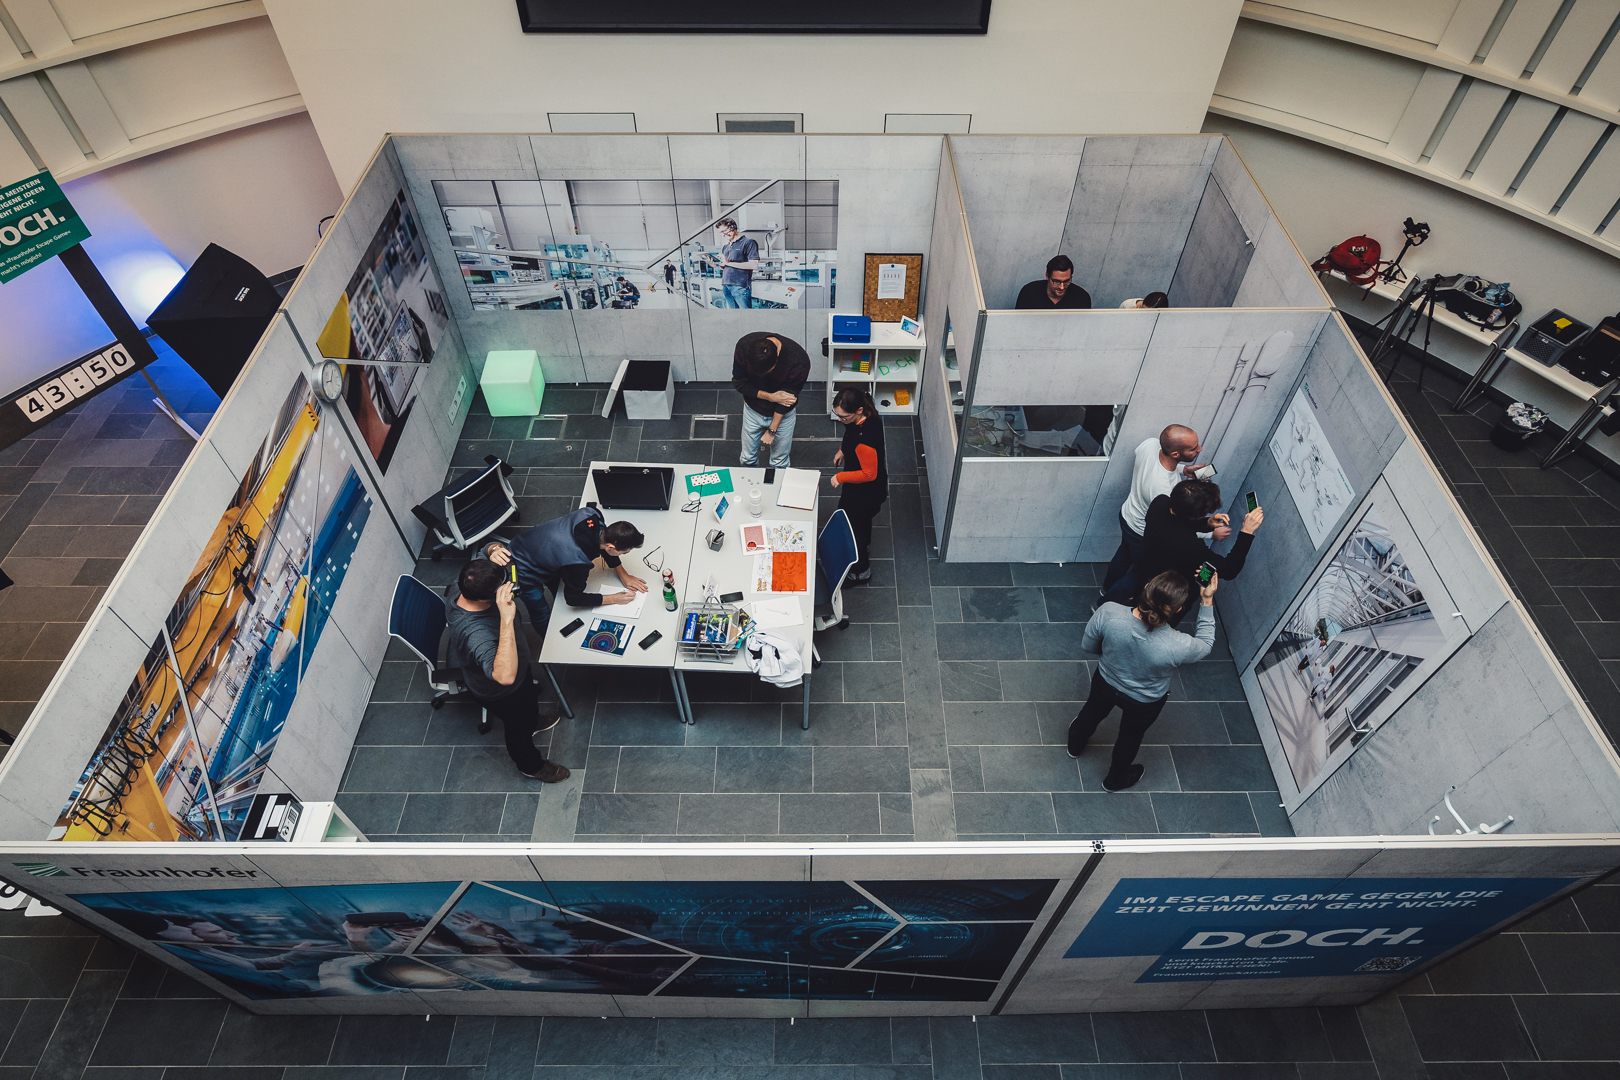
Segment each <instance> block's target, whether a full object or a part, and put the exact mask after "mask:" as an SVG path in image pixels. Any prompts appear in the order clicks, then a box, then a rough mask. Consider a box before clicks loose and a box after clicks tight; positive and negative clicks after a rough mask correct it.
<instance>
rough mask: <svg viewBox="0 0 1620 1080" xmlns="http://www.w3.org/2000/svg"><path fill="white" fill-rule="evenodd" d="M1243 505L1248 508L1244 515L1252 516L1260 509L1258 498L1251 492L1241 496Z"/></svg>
mask: <svg viewBox="0 0 1620 1080" xmlns="http://www.w3.org/2000/svg"><path fill="white" fill-rule="evenodd" d="M1243 505H1244V506H1246V507H1248V509H1247V510H1246V511H1245V513H1250V514H1252V513H1254V512H1255V511H1256V510H1258V509H1260V497H1259V496H1258V495H1256V494H1255V493H1254V492H1252V491H1251V492H1249V493H1248V494H1247V495H1245V496H1243Z"/></svg>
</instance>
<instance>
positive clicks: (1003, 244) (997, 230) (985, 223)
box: [951, 135, 1086, 309]
mask: <svg viewBox="0 0 1620 1080" xmlns="http://www.w3.org/2000/svg"><path fill="white" fill-rule="evenodd" d="M1085 141H1086V140H1085V139H1084V138H1081V137H1079V136H1045V137H1042V136H1015V135H961V136H955V137H953V138H952V139H951V147H952V150H953V153H954V156H955V158H956V170H957V177H958V179H959V181H960V183H961V188H962V202H963V204H964V206H965V208H966V210H967V217H968V226H969V229H970V230H971V233H972V237H973V251H974V256H975V259H976V261H977V263H978V269H979V281H980V286H981V288H982V289H983V290H984V297H985V303H986V305H987V306H988V307H990V308H993V309H994V308H1011V307H1012V306H1013V301H1014V300H1016V299H1017V297H1018V290H1019V289H1021V288H1023V286H1024V284H1025V283H1026V282H1029V281H1033V280H1035V279H1037V278H1040V277H1042V276H1043V275H1044V274H1045V273H1046V261H1047V260H1048V259H1050V258H1051V257H1052V256H1053V255H1056V254H1058V249H1059V245H1060V243H1061V241H1062V238H1063V223H1064V220H1065V219H1066V218H1067V216H1068V212H1069V204H1070V201H1071V199H1072V197H1073V195H1074V184H1075V175H1076V171H1077V170H1078V168H1079V165H1080V156H1081V153H1082V150H1083V147H1084V146H1085Z"/></svg>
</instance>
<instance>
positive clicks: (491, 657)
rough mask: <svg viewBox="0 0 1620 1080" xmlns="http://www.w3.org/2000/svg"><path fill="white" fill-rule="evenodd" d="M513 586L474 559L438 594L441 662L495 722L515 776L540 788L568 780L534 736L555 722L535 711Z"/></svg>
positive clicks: (536, 691)
mask: <svg viewBox="0 0 1620 1080" xmlns="http://www.w3.org/2000/svg"><path fill="white" fill-rule="evenodd" d="M516 589H517V586H516V585H514V584H512V582H510V581H508V580H507V572H506V569H505V568H504V567H501V566H496V565H495V564H494V563H493V562H491V561H490V560H488V559H474V560H473V561H472V562H470V563H468V564H467V565H466V566H463V567H462V568H461V573H460V574H458V575H457V576H456V580H455V581H452V582H451V583H450V584H449V585H448V586H447V587H446V588H445V590H444V613H445V629H446V630H447V631H449V634H450V644H449V648H448V651H447V653H446V659H445V663H446V664H447V665H448V666H450V667H455V668H460V669H461V682H462V685H464V686H466V688H467V691H468V693H470V694H471V695H472V699H473V700H474V701H476V702H477V703H478V704H479V705H480V706H481V707H483V708H484V709H486V710H488V712H489V713H490V714H491V715H492V716H494V717H496V718H497V719H499V720H500V722H501V726H502V728H503V729H504V731H505V735H506V752H507V754H508V755H510V757H511V758H512V763H513V764H514V765H516V766H517V767H518V772H520V773H522V774H523V775H524V776H527V777H528V778H529V779H531V780H539V781H540V782H541V783H543V784H555V783H557V782H558V781H560V780H566V779H568V775H569V773H568V770H567V769H566V768H564V767H563V766H561V765H558V764H556V763H555V762H551V761H547V760H546V756H545V755H544V754H542V753H541V752H540V750H539V748H538V747H536V746H535V745H534V736H535V735H536V734H537V733H538V732H541V731H546V730H548V729H550V728H552V727H555V726H556V724H557V720H558V717H557V716H556V715H551V716H543V715H542V714H541V713H540V685H539V684H538V683H536V682H535V681H534V677H533V676H532V675H531V674H530V673H529V665H530V663H531V662H532V661H533V659H534V657H533V654H532V652H531V651H530V649H529V639H528V636H527V635H525V634H524V633H523V632H522V631H520V630H518V628H517V602H516V600H515V598H514V595H513V594H514V592H515V590H516Z"/></svg>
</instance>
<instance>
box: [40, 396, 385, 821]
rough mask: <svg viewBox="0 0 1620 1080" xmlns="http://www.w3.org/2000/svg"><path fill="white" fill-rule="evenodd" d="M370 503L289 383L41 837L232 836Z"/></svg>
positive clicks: (332, 436) (348, 455)
mask: <svg viewBox="0 0 1620 1080" xmlns="http://www.w3.org/2000/svg"><path fill="white" fill-rule="evenodd" d="M371 505H372V504H371V497H370V495H369V494H368V493H367V491H366V489H365V487H364V485H363V483H362V482H361V479H360V477H359V475H358V473H357V472H356V470H355V468H354V462H353V454H352V451H351V450H350V449H349V442H348V439H347V438H346V437H345V436H344V434H343V431H342V428H341V427H340V426H339V425H338V424H337V423H336V422H335V420H334V418H333V417H332V414H331V413H330V412H324V411H323V410H322V409H321V408H320V407H319V406H318V403H317V402H316V400H315V398H314V395H313V394H312V392H311V389H310V386H309V383H308V382H307V381H306V380H305V379H304V378H303V377H301V376H300V377H298V378H296V379H295V380H294V383H293V387H292V391H291V392H290V393H289V394H288V395H287V398H286V400H285V401H284V402H283V403H282V406H281V409H280V412H279V413H278V415H277V417H276V420H275V423H274V426H273V427H272V429H271V430H270V432H269V433H268V434H267V436H266V437H265V440H264V443H263V444H262V445H261V447H260V449H259V453H258V455H257V456H256V457H255V459H254V461H253V463H252V465H251V467H250V468H249V470H248V473H247V475H246V476H245V477H244V479H243V481H242V483H241V485H240V486H239V488H238V489H237V491H236V494H235V496H234V497H233V498H232V500H231V503H230V506H229V507H227V508H226V510H225V512H224V514H223V515H222V516H221V517H220V519H219V523H218V524H217V525H216V526H215V528H214V533H213V537H212V538H211V539H210V541H209V542H208V544H207V545H206V547H205V548H204V550H203V553H202V556H201V558H200V559H198V561H197V564H196V567H195V568H194V569H193V570H192V573H191V576H190V577H189V579H188V580H187V582H186V586H185V588H184V590H183V591H182V592H181V594H180V595H179V597H177V598H176V600H175V604H174V607H173V609H172V610H171V611H170V612H169V616H168V619H167V620H166V623H165V632H162V633H160V634H159V635H158V637H157V638H156V639H155V640H153V642H152V645H151V649H150V651H149V652H148V653H147V656H146V659H145V661H144V662H143V663H142V664H141V667H140V670H139V671H137V672H135V673H134V678H133V679H132V681H131V682H130V685H129V690H128V692H127V693H126V694H125V696H124V700H123V703H122V705H121V706H120V708H119V710H118V712H117V714H116V715H114V716H113V717H112V721H111V723H110V725H109V726H108V728H107V732H106V734H105V735H104V736H103V737H102V740H101V743H100V745H99V746H98V747H97V749H96V752H95V754H94V755H93V756H92V757H91V759H90V761H89V763H88V764H87V765H86V767H85V770H84V773H83V774H82V775H81V777H80V780H79V784H78V787H77V788H76V790H74V791H73V792H72V793H71V795H70V796H69V798H68V801H67V805H66V806H65V807H64V808H63V810H62V814H61V817H60V819H59V820H58V822H57V827H56V829H55V830H54V831H53V833H52V839H61V840H70V841H85V840H88V841H94V840H164V841H176V840H220V839H223V840H234V839H236V838H237V837H238V836H239V835H240V833H241V829H242V823H243V818H244V817H245V816H246V814H247V811H248V809H249V807H250V806H251V804H252V801H253V796H254V794H255V793H256V792H257V790H258V788H259V783H260V781H261V780H262V779H263V777H264V774H265V771H266V769H267V767H268V764H269V761H270V758H271V755H272V754H273V753H274V752H275V749H276V744H277V740H278V738H279V736H280V734H281V730H282V725H283V724H284V723H285V722H286V719H287V716H288V713H289V712H290V710H291V708H292V703H293V699H294V697H295V696H296V695H297V693H298V686H299V681H300V679H301V678H302V676H303V673H304V671H305V670H306V669H307V668H308V666H309V663H310V660H311V658H312V657H313V655H314V652H315V648H316V646H317V644H318V643H319V642H320V639H321V635H322V632H323V631H324V630H325V629H326V624H327V621H328V617H329V615H330V613H331V610H332V603H333V600H334V599H335V598H336V596H337V593H338V590H339V589H340V588H341V587H342V585H343V580H344V577H345V576H346V574H347V573H348V569H349V561H350V559H351V558H352V556H353V554H354V551H355V548H356V546H357V545H358V543H359V541H360V535H361V533H362V532H363V531H364V530H365V527H366V522H367V520H368V519H369V517H370V514H371ZM177 674H178V675H179V678H178V679H177V678H176V676H177ZM180 686H183V687H185V693H184V694H181V693H180V692H179V687H180Z"/></svg>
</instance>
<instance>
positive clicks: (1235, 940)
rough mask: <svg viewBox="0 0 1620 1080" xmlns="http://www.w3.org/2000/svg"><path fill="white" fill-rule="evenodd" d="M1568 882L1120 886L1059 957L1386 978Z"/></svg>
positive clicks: (1251, 881) (1249, 972)
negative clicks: (1136, 959) (1136, 958)
mask: <svg viewBox="0 0 1620 1080" xmlns="http://www.w3.org/2000/svg"><path fill="white" fill-rule="evenodd" d="M1576 880H1577V879H1574V878H1355V879H1341V878H1202V879H1201V878H1127V879H1122V880H1121V881H1120V882H1119V884H1118V885H1116V886H1115V887H1114V890H1113V891H1112V892H1111V893H1109V895H1108V900H1107V902H1106V903H1104V904H1103V906H1102V907H1101V908H1100V909H1098V911H1097V913H1096V914H1095V915H1093V916H1092V918H1091V921H1090V922H1089V923H1087V924H1086V928H1085V929H1084V930H1083V931H1081V933H1080V936H1079V937H1077V938H1075V940H1074V944H1073V945H1071V946H1069V951H1068V952H1066V953H1064V954H1063V955H1064V957H1065V958H1066V959H1074V958H1081V957H1101V956H1156V957H1158V959H1157V960H1156V961H1154V963H1153V964H1152V965H1151V966H1150V967H1149V968H1148V969H1147V971H1145V972H1143V973H1142V975H1141V977H1140V978H1138V979H1137V980H1136V981H1137V982H1168V981H1175V980H1200V981H1202V980H1210V979H1297V978H1311V977H1317V976H1323V975H1387V974H1390V973H1391V972H1397V971H1406V970H1410V969H1413V968H1416V967H1418V966H1419V965H1421V964H1423V963H1425V962H1427V961H1429V960H1432V959H1434V958H1435V957H1437V956H1440V955H1442V954H1443V953H1445V952H1447V951H1449V950H1450V949H1453V948H1455V947H1456V946H1458V945H1460V944H1462V943H1463V942H1465V941H1467V940H1468V939H1470V938H1472V937H1475V936H1477V935H1479V934H1481V933H1483V932H1485V931H1486V930H1489V929H1490V928H1491V927H1493V926H1495V925H1497V924H1498V923H1500V922H1503V921H1504V920H1506V919H1508V918H1511V917H1512V916H1514V915H1516V914H1518V913H1519V912H1521V911H1523V910H1525V909H1526V908H1528V907H1531V906H1532V905H1534V904H1535V903H1536V902H1537V901H1539V900H1543V899H1546V898H1547V897H1549V896H1551V895H1553V894H1555V893H1557V892H1559V891H1560V890H1563V889H1566V888H1568V887H1569V886H1571V885H1573V884H1575V881H1576Z"/></svg>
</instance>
